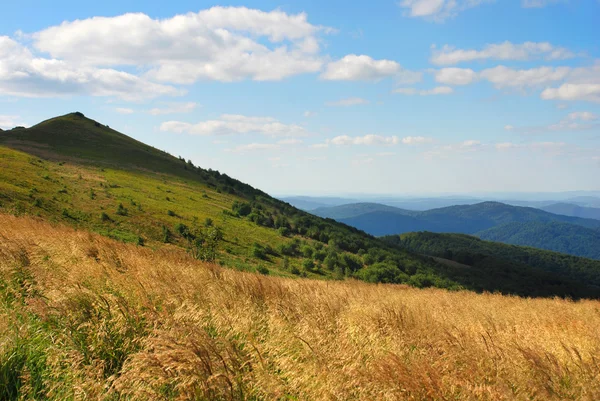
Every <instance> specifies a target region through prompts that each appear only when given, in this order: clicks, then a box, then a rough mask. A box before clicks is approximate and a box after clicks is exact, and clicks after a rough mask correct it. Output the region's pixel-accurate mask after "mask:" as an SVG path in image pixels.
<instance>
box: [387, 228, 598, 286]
mask: <svg viewBox="0 0 600 401" xmlns="http://www.w3.org/2000/svg"><path fill="white" fill-rule="evenodd" d="M516 224H518V223H516ZM531 224H534V225H536V224H550V225H561V224H564V223H537V222H534V223H531ZM384 240H385V241H387V242H388V243H390V244H392V245H395V246H398V247H401V248H403V249H408V250H411V251H413V252H417V253H421V254H425V255H429V256H434V257H437V258H443V259H446V260H450V261H454V262H456V263H460V264H462V265H464V266H467V267H469V268H470V269H476V270H477V271H478V272H481V273H482V274H486V273H487V274H489V277H490V279H491V277H494V278H493V279H491V280H498V279H500V280H505V281H506V282H507V285H510V284H508V283H512V285H514V286H516V287H517V288H515V289H514V291H518V286H519V285H522V284H523V283H524V282H526V281H527V280H530V279H531V278H527V277H525V276H524V274H528V273H527V272H528V271H530V269H531V268H533V269H539V271H544V272H546V273H550V274H553V275H556V276H559V277H561V278H562V279H564V280H575V281H581V282H586V283H589V284H590V285H592V286H593V287H597V288H600V261H598V260H592V259H587V258H582V257H577V256H571V255H565V254H561V253H557V252H551V251H546V250H540V249H535V248H531V247H524V246H515V245H508V244H501V243H498V242H490V241H484V240H482V239H480V238H477V237H473V236H470V235H465V234H440V233H431V232H419V233H408V234H402V235H394V236H387V237H384ZM596 249H599V248H596ZM526 266H528V267H529V269H528V268H526ZM463 274H467V275H471V274H472V272H471V271H469V270H463ZM464 279H465V280H468V278H466V277H465V278H464ZM547 285H548V284H547ZM547 285H546V286H547ZM550 285H551V284H550Z"/></svg>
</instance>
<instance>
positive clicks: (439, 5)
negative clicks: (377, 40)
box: [399, 0, 493, 22]
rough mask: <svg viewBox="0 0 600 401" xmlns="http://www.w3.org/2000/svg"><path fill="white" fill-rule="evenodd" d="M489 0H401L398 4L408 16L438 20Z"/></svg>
mask: <svg viewBox="0 0 600 401" xmlns="http://www.w3.org/2000/svg"><path fill="white" fill-rule="evenodd" d="M491 1H493V0H402V1H401V2H400V3H399V4H400V7H402V8H405V9H406V15H408V16H410V17H421V18H428V19H431V20H434V21H438V22H439V21H443V20H445V19H446V18H450V17H454V16H456V15H457V14H458V13H460V12H461V11H464V10H467V9H469V8H473V7H477V6H479V5H481V4H483V3H488V2H491Z"/></svg>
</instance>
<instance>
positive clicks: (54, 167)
mask: <svg viewBox="0 0 600 401" xmlns="http://www.w3.org/2000/svg"><path fill="white" fill-rule="evenodd" d="M17 149H19V150H17ZM0 210H4V211H7V212H10V213H12V214H15V215H23V214H28V215H34V216H40V217H42V218H44V219H47V220H50V221H60V222H64V223H68V224H70V225H72V226H75V227H78V228H81V229H86V230H91V231H94V232H97V233H100V234H103V235H107V236H109V237H112V238H115V239H119V240H122V241H126V242H133V243H136V244H139V245H143V246H149V247H152V248H162V247H166V248H171V247H174V246H177V247H181V248H184V249H187V250H189V251H190V253H193V254H195V255H196V256H197V257H199V258H200V259H204V260H210V261H212V260H214V261H216V262H218V263H220V264H222V265H225V266H229V267H232V268H236V269H238V270H247V271H260V272H262V273H265V274H268V273H270V274H278V275H283V276H305V277H315V278H324V279H332V278H335V279H341V278H344V277H359V278H365V277H367V278H368V279H370V280H372V279H374V278H377V274H376V273H372V270H373V269H370V268H371V266H372V265H373V264H376V263H379V262H386V263H387V264H388V265H392V266H394V269H395V270H396V274H395V275H394V280H403V281H404V282H409V283H411V284H413V285H416V286H419V285H424V284H427V285H436V286H440V287H446V288H458V287H460V284H459V283H455V282H451V281H449V280H447V279H446V278H445V277H444V269H445V268H444V267H443V266H441V265H439V264H438V263H436V262H435V261H433V260H431V259H427V258H423V257H421V256H419V255H412V254H410V253H408V252H406V251H403V250H397V249H393V248H392V247H389V246H387V245H386V244H384V243H382V242H381V241H379V240H377V239H375V238H373V237H371V236H369V235H367V234H365V233H362V232H360V231H358V230H356V229H353V228H351V227H348V226H345V225H343V224H340V223H337V222H335V221H333V220H325V219H321V218H318V217H315V216H313V215H310V214H308V213H305V212H302V211H300V210H298V209H296V208H294V207H292V206H290V205H288V204H286V203H284V202H281V201H278V200H276V199H273V198H271V197H270V196H268V195H267V194H265V193H263V192H261V191H259V190H256V189H254V188H252V187H250V186H248V185H246V184H243V183H241V182H239V181H237V180H234V179H232V178H230V177H228V176H226V175H223V174H219V173H218V172H216V171H212V170H204V169H201V168H198V167H196V166H194V165H193V164H191V163H190V162H186V161H185V160H183V159H178V158H175V157H173V156H170V155H168V154H167V153H164V152H162V151H159V150H156V149H154V148H151V147H149V146H147V145H144V144H142V143H140V142H138V141H135V140H133V139H131V138H129V137H127V136H125V135H123V134H120V133H118V132H116V131H113V130H111V129H110V128H107V127H105V126H103V125H102V124H99V123H97V122H95V121H93V120H90V119H88V118H86V117H84V116H82V115H81V114H78V113H73V114H69V115H66V116H62V117H58V118H55V119H51V120H48V121H45V122H43V123H41V124H39V125H36V126H34V127H32V128H30V129H16V130H11V131H6V132H3V133H2V134H1V135H0ZM221 238H222V239H221ZM367 255H368V256H367ZM376 271H377V270H376ZM424 278H426V280H424ZM388 280H389V279H388Z"/></svg>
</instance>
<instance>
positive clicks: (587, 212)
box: [540, 203, 600, 220]
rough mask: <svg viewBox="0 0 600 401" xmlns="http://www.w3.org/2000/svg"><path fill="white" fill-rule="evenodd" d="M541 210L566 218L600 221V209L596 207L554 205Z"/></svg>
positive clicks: (565, 204) (570, 204) (566, 204)
mask: <svg viewBox="0 0 600 401" xmlns="http://www.w3.org/2000/svg"><path fill="white" fill-rule="evenodd" d="M540 209H542V210H545V211H547V212H550V213H555V214H562V215H565V216H574V217H582V218H585V219H597V220H600V208H595V207H584V206H579V205H575V204H573V203H554V204H552V205H548V206H544V207H541V208H540Z"/></svg>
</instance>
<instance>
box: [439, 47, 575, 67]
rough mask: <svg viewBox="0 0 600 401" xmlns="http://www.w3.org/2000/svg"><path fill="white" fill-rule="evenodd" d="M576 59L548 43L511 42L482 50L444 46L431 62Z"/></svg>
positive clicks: (443, 63) (569, 53)
mask: <svg viewBox="0 0 600 401" xmlns="http://www.w3.org/2000/svg"><path fill="white" fill-rule="evenodd" d="M571 57H575V54H573V53H572V52H571V51H569V50H568V49H565V48H564V47H556V46H553V45H551V44H550V43H548V42H525V43H522V44H513V43H511V42H509V41H506V42H503V43H499V44H489V45H486V46H485V47H484V48H483V49H482V50H474V49H456V48H454V47H452V46H448V45H444V46H443V47H442V48H441V49H439V50H437V49H434V51H433V54H432V56H431V62H432V63H433V64H436V65H453V64H458V63H463V62H469V61H475V60H520V61H525V60H532V59H539V58H543V59H545V60H564V59H567V58H571Z"/></svg>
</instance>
